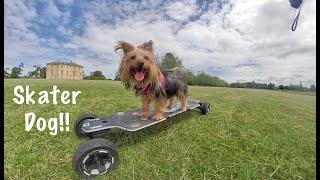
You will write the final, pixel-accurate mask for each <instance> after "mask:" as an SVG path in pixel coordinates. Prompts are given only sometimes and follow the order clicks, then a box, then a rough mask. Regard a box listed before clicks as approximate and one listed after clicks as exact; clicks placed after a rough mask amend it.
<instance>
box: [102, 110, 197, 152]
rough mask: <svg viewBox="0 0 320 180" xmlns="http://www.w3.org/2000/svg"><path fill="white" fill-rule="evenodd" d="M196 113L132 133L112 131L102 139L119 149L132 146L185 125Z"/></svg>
mask: <svg viewBox="0 0 320 180" xmlns="http://www.w3.org/2000/svg"><path fill="white" fill-rule="evenodd" d="M196 113H199V112H197V111H187V112H184V113H181V114H178V115H176V116H174V117H171V118H169V119H167V120H165V121H163V122H160V123H157V124H155V125H151V126H149V127H146V128H143V129H141V130H138V131H133V132H129V131H124V130H121V129H113V130H111V131H110V132H109V133H108V134H107V135H106V136H105V137H104V138H107V139H109V140H110V141H112V142H113V143H115V144H116V145H117V147H118V148H121V147H122V146H128V145H134V144H136V143H139V142H141V141H144V140H146V139H148V138H150V137H153V136H156V135H158V134H159V133H161V132H163V131H166V130H169V129H171V128H174V125H175V124H178V123H187V121H189V120H190V119H191V118H192V117H193V115H194V114H196ZM181 121H186V122H181Z"/></svg>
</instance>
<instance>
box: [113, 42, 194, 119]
mask: <svg viewBox="0 0 320 180" xmlns="http://www.w3.org/2000/svg"><path fill="white" fill-rule="evenodd" d="M119 49H121V50H123V53H124V56H123V58H122V60H121V63H120V67H119V70H118V76H119V77H120V80H121V81H122V83H123V84H124V86H125V87H126V88H128V89H133V90H134V91H135V92H136V94H137V95H141V100H142V109H141V113H140V117H141V120H147V119H149V107H150V104H151V102H152V101H154V102H155V115H154V116H153V117H152V119H154V120H161V119H163V113H164V111H165V109H166V108H169V109H170V108H171V107H172V105H173V100H174V97H177V99H178V100H179V101H180V109H181V110H185V109H186V107H187V96H188V85H187V74H186V72H185V71H184V70H183V69H181V68H173V69H168V70H164V71H162V72H161V71H160V69H159V68H158V65H157V62H156V61H155V56H154V52H153V42H152V41H151V40H150V41H149V42H145V43H144V44H142V45H140V46H138V47H135V46H134V45H132V44H130V43H127V42H123V41H120V42H118V44H117V46H116V47H115V50H116V51H117V50H119Z"/></svg>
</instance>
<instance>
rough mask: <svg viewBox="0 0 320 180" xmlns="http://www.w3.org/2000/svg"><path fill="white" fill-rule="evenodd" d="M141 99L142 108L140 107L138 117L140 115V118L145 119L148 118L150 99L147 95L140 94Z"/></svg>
mask: <svg viewBox="0 0 320 180" xmlns="http://www.w3.org/2000/svg"><path fill="white" fill-rule="evenodd" d="M141 101H142V109H141V113H140V117H141V120H147V119H148V118H149V107H150V104H151V101H152V99H151V98H150V97H147V96H142V97H141Z"/></svg>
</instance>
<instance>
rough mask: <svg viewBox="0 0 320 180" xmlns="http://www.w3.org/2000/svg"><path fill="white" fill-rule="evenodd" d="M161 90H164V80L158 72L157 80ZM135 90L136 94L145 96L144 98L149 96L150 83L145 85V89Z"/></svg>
mask: <svg viewBox="0 0 320 180" xmlns="http://www.w3.org/2000/svg"><path fill="white" fill-rule="evenodd" d="M158 82H159V84H160V86H161V88H162V89H163V90H164V89H165V85H166V80H165V78H164V76H163V74H162V73H161V72H160V79H159V80H158ZM135 89H136V92H137V93H140V94H142V95H145V96H149V95H150V93H151V86H150V83H149V84H147V85H146V86H145V87H142V88H135Z"/></svg>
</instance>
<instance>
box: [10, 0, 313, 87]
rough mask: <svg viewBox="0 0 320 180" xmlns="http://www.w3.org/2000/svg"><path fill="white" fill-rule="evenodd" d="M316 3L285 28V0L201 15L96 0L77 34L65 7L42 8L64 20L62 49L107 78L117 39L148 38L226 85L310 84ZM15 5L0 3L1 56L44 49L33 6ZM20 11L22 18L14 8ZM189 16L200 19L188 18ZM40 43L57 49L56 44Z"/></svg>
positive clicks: (178, 4) (180, 6)
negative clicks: (0, 15) (0, 17)
mask: <svg viewBox="0 0 320 180" xmlns="http://www.w3.org/2000/svg"><path fill="white" fill-rule="evenodd" d="M315 3H316V1H315V0H309V1H306V2H305V4H304V6H303V7H302V10H301V15H300V19H299V24H298V27H297V30H296V31H295V32H291V30H290V27H291V23H292V17H293V13H294V10H293V9H292V8H291V7H290V4H289V2H288V1H279V0H271V1H270V0H261V1H244V0H243V1H234V0H232V1H214V3H212V4H210V6H209V7H208V11H207V12H205V13H203V14H201V13H200V12H201V9H200V7H199V6H197V4H196V3H195V1H174V2H170V3H169V4H165V5H164V6H159V5H160V4H161V1H150V0H148V1H142V2H141V3H138V2H128V1H121V2H119V5H113V6H110V5H109V4H105V3H100V2H95V3H93V5H92V7H90V8H88V11H86V12H85V17H84V19H83V20H84V21H85V22H86V23H85V24H84V27H83V28H84V33H81V34H80V35H79V34H78V35H75V33H73V32H72V31H71V29H69V28H67V27H66V26H64V24H66V22H68V20H70V12H68V11H67V12H64V13H61V12H60V11H59V10H58V9H56V6H55V5H54V4H53V3H52V2H51V5H49V6H52V7H51V8H52V9H50V8H49V9H50V10H49V11H50V12H51V11H52V12H51V13H53V14H56V16H60V15H62V16H64V17H65V18H64V19H65V21H63V22H61V24H59V26H58V27H57V31H58V32H60V33H61V34H62V35H64V36H70V37H71V40H70V41H69V42H64V43H62V44H61V46H62V47H64V48H65V49H66V50H73V51H75V52H76V53H75V55H74V57H73V60H74V61H75V62H77V63H80V64H82V65H84V66H85V69H86V71H87V73H88V72H89V71H93V70H97V68H98V69H99V70H102V71H103V72H104V73H105V74H106V75H107V76H108V77H109V78H113V77H114V75H115V72H116V71H117V68H118V64H119V61H120V57H119V55H118V54H117V53H115V52H114V46H115V44H116V42H117V41H118V40H125V41H128V42H132V43H134V44H135V45H139V44H141V43H143V42H144V41H148V40H150V39H152V40H153V41H154V45H155V50H156V52H157V53H158V54H159V55H163V54H164V53H166V52H174V53H175V54H176V55H177V56H179V57H180V58H181V59H183V63H184V65H185V67H186V68H188V69H191V70H192V71H194V72H197V71H201V70H204V71H206V72H210V73H213V74H219V77H220V78H222V79H225V80H227V81H228V82H234V81H238V80H246V81H253V80H254V81H257V82H268V81H271V82H274V83H278V84H280V83H285V84H289V83H297V82H299V81H302V82H305V83H306V85H309V84H310V83H315V79H316V78H315V70H316V69H315V63H316V59H315V57H316V51H315V47H316V43H315V42H316V41H315V39H316V28H315V26H316V22H315V18H316V17H315V14H316V13H315V10H316V9H315ZM17 4H18V5H16V4H14V3H11V1H5V5H6V6H8V7H10V8H5V14H7V18H6V17H5V35H6V36H5V49H7V51H5V57H7V58H8V57H10V58H12V57H19V56H22V55H23V54H33V55H34V54H36V53H37V52H33V51H35V49H37V50H39V51H41V52H46V51H47V52H49V51H50V49H46V48H44V47H43V46H40V44H41V42H42V41H40V40H39V38H38V37H37V35H36V34H35V33H34V32H32V31H30V30H29V26H30V20H32V19H33V18H34V17H35V16H36V11H35V10H34V8H30V7H26V6H23V3H21V2H20V3H17ZM146 7H148V8H146ZM202 8H203V7H202ZM20 11H21V12H23V13H22V16H20V15H19V14H17V13H16V12H20ZM11 12H15V13H14V14H13V13H11ZM113 13H114V14H113ZM166 15H167V16H169V17H170V18H169V19H168V18H166ZM5 16H6V15H5ZM194 16H199V17H198V19H197V20H195V21H188V20H189V19H190V17H194ZM110 20H113V21H112V22H109V21H110ZM106 22H108V23H106ZM6 24H7V25H6ZM182 24H184V25H182ZM12 34H14V36H12ZM9 39H10V41H9ZM21 39H24V40H23V41H21ZM47 42H49V44H51V45H52V46H58V42H54V41H51V40H47ZM55 43H57V44H55ZM15 47H17V48H18V50H15ZM38 47H40V49H39V48H38ZM41 48H42V49H41ZM6 54H7V56H6ZM49 54H50V53H49ZM5 59H6V58H5Z"/></svg>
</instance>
